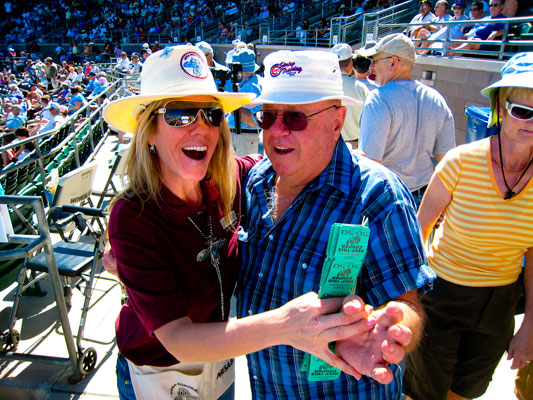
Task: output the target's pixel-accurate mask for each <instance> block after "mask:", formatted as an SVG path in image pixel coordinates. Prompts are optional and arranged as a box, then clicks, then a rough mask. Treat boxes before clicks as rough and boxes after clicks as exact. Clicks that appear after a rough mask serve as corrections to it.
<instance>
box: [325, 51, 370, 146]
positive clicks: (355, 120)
mask: <svg viewBox="0 0 533 400" xmlns="http://www.w3.org/2000/svg"><path fill="white" fill-rule="evenodd" d="M331 52H332V53H335V54H337V56H338V57H339V67H340V69H341V74H342V89H343V90H344V94H345V95H346V96H350V97H353V98H354V99H356V100H359V102H360V103H361V104H358V105H356V106H346V119H345V120H344V126H343V127H342V131H341V136H342V138H343V139H344V141H345V142H347V143H350V145H351V146H352V148H354V149H357V147H358V141H359V117H360V116H361V111H362V109H363V104H364V102H365V99H366V96H367V95H368V92H369V90H368V88H367V87H366V86H365V85H363V84H362V83H361V82H359V81H358V80H357V79H356V78H355V76H354V75H353V73H354V67H353V61H352V57H353V55H354V54H353V51H352V47H351V46H350V45H349V44H348V43H338V44H336V45H335V46H333V47H332V48H331Z"/></svg>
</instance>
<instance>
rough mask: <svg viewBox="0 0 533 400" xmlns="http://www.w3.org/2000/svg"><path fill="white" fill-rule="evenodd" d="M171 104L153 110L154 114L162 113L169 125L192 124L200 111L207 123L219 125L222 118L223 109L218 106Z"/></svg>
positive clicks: (180, 126)
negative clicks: (199, 106)
mask: <svg viewBox="0 0 533 400" xmlns="http://www.w3.org/2000/svg"><path fill="white" fill-rule="evenodd" d="M182 104H183V103H182ZM172 105H173V104H172V102H170V103H168V104H167V105H166V106H165V107H163V108H159V109H158V110H156V111H155V112H154V113H155V114H163V119H164V120H165V123H166V124H167V125H168V126H171V127H175V128H176V127H177V128H183V127H184V126H188V125H191V124H193V123H194V122H195V121H196V119H197V118H198V114H199V113H200V111H201V112H202V119H203V120H204V122H205V123H206V124H208V125H211V126H220V125H221V124H222V121H223V120H224V110H223V109H222V108H220V107H205V108H183V107H179V108H178V107H176V108H173V107H172Z"/></svg>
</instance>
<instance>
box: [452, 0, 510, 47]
mask: <svg viewBox="0 0 533 400" xmlns="http://www.w3.org/2000/svg"><path fill="white" fill-rule="evenodd" d="M480 3H481V2H480V1H475V2H474V4H473V5H472V10H473V11H474V10H475V9H477V10H479V9H480V7H481V4H480ZM502 10H503V0H491V2H490V17H485V18H482V19H481V20H480V21H479V22H478V23H476V24H474V26H472V27H471V29H469V31H468V32H467V33H466V34H465V35H463V37H462V39H468V40H471V42H468V43H462V44H460V45H459V46H456V47H454V49H455V50H457V51H460V50H478V49H479V48H480V46H481V45H482V44H483V43H482V41H483V40H494V39H495V38H496V37H499V36H501V35H502V34H503V32H504V29H505V24H504V23H502V22H499V23H492V24H491V23H484V22H482V21H489V20H491V19H501V18H507V17H506V16H505V15H503V13H502ZM455 54H457V52H456V51H454V52H448V55H455Z"/></svg>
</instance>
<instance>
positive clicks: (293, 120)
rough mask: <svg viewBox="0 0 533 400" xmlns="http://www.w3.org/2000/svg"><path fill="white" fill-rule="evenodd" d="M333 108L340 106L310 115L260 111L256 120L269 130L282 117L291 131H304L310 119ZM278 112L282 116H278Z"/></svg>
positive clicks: (256, 114)
mask: <svg viewBox="0 0 533 400" xmlns="http://www.w3.org/2000/svg"><path fill="white" fill-rule="evenodd" d="M333 107H335V108H338V107H339V106H330V107H328V108H324V109H323V110H320V111H317V112H316V113H313V114H309V115H307V114H304V113H303V112H300V111H283V112H281V111H258V112H256V113H255V120H256V121H257V125H258V126H259V127H260V128H261V129H269V128H271V127H272V125H274V123H275V122H276V118H277V117H282V118H283V123H284V124H285V126H286V127H287V128H288V129H289V130H291V131H303V130H305V128H307V122H308V120H309V118H311V117H313V116H315V115H317V114H320V113H321V112H324V111H326V110H329V109H330V108H333ZM278 112H279V113H280V115H278Z"/></svg>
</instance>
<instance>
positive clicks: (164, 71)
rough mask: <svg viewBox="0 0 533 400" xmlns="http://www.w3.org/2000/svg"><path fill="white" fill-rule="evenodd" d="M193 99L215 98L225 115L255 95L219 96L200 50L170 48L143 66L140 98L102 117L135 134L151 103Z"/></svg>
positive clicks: (112, 107)
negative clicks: (141, 113)
mask: <svg viewBox="0 0 533 400" xmlns="http://www.w3.org/2000/svg"><path fill="white" fill-rule="evenodd" d="M191 96H213V97H214V98H215V99H216V101H217V102H219V103H220V104H221V106H222V108H223V109H224V111H225V112H231V111H233V110H236V109H238V108H240V107H241V106H242V105H244V104H247V103H249V102H250V100H252V99H253V98H254V97H255V95H254V94H252V93H228V92H219V91H218V90H217V87H216V84H215V81H214V79H213V75H212V74H211V71H210V70H209V67H208V66H207V61H206V59H205V55H204V53H203V52H202V51H201V50H200V49H198V48H197V47H194V46H188V45H179V46H167V47H165V48H164V49H163V50H159V51H157V52H155V53H153V54H152V55H151V56H149V57H148V58H147V59H146V61H145V62H144V64H143V69H142V72H141V90H140V94H139V95H134V96H128V97H123V98H121V99H118V100H115V101H113V102H111V103H110V104H108V105H107V106H106V107H105V108H104V112H103V115H104V119H105V120H106V121H107V123H108V124H109V125H111V126H112V127H113V128H115V129H117V130H119V131H123V132H132V133H134V132H135V129H136V126H137V116H138V115H139V113H140V112H141V111H143V110H144V109H145V108H146V106H148V105H149V104H150V103H152V102H154V101H158V100H163V99H186V98H187V97H191Z"/></svg>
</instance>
